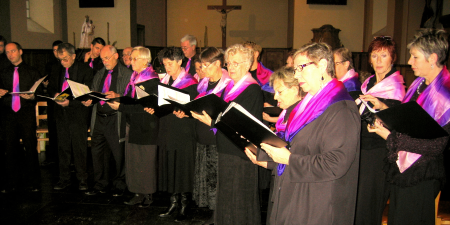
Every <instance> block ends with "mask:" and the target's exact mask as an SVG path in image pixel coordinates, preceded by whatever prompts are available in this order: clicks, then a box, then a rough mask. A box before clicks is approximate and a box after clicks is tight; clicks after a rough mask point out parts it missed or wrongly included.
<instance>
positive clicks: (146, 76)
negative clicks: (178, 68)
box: [123, 64, 159, 98]
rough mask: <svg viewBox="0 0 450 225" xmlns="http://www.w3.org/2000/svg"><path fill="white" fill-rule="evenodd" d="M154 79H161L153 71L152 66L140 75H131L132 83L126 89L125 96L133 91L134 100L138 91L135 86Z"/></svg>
mask: <svg viewBox="0 0 450 225" xmlns="http://www.w3.org/2000/svg"><path fill="white" fill-rule="evenodd" d="M154 78H159V77H158V74H157V73H156V72H155V70H153V66H152V65H151V64H150V65H149V66H148V67H147V68H145V69H144V70H142V71H141V72H140V73H138V72H136V71H134V72H133V74H131V78H130V82H129V83H128V85H127V87H126V88H125V93H124V94H123V95H127V94H128V93H129V92H130V91H131V97H132V98H134V94H135V90H136V89H135V88H136V87H135V85H136V84H138V83H142V82H144V81H147V80H151V79H154Z"/></svg>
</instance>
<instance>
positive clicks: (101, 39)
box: [91, 37, 106, 46]
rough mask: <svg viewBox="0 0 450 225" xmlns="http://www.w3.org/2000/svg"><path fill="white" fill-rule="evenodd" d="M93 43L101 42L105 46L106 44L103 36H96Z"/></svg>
mask: <svg viewBox="0 0 450 225" xmlns="http://www.w3.org/2000/svg"><path fill="white" fill-rule="evenodd" d="M91 44H92V45H95V44H101V45H103V46H105V45H106V43H105V40H103V38H101V37H96V38H94V40H92V43H91Z"/></svg>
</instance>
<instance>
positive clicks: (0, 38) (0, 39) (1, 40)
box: [0, 35, 8, 45]
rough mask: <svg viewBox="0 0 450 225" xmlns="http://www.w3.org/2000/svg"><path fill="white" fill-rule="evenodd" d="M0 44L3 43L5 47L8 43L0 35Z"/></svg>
mask: <svg viewBox="0 0 450 225" xmlns="http://www.w3.org/2000/svg"><path fill="white" fill-rule="evenodd" d="M0 42H3V44H5V45H6V44H8V41H7V40H6V38H4V37H3V36H2V35H0Z"/></svg>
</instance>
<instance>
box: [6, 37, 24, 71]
mask: <svg viewBox="0 0 450 225" xmlns="http://www.w3.org/2000/svg"><path fill="white" fill-rule="evenodd" d="M5 50H6V56H7V57H8V59H9V61H11V63H12V64H14V65H15V66H17V65H19V64H20V63H21V62H22V50H19V49H17V45H16V44H14V43H9V44H7V45H6V47H5Z"/></svg>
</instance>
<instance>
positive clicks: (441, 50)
mask: <svg viewBox="0 0 450 225" xmlns="http://www.w3.org/2000/svg"><path fill="white" fill-rule="evenodd" d="M411 48H416V49H417V50H419V51H420V52H422V54H423V55H424V56H425V59H427V60H428V59H429V58H430V55H431V54H433V53H436V55H437V57H438V59H437V64H438V66H443V65H445V61H446V59H447V55H448V40H447V35H446V32H445V31H444V30H436V29H431V28H428V29H423V30H420V31H419V32H417V34H416V35H415V36H414V39H413V40H412V41H411V42H410V43H409V44H408V49H411Z"/></svg>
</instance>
